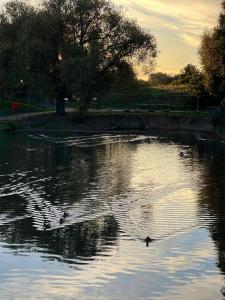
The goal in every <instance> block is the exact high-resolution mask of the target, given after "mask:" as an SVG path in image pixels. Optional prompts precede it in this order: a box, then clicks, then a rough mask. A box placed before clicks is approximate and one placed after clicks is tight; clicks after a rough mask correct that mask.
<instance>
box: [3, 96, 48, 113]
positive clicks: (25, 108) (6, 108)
mask: <svg viewBox="0 0 225 300" xmlns="http://www.w3.org/2000/svg"><path fill="white" fill-rule="evenodd" d="M43 111H47V109H44V108H42V107H39V106H35V105H29V104H25V103H19V110H18V113H19V114H20V113H29V112H43ZM13 114H15V113H14V112H13V111H12V101H6V100H0V117H2V116H8V115H13Z"/></svg>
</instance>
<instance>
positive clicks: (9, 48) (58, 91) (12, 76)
mask: <svg viewBox="0 0 225 300" xmlns="http://www.w3.org/2000/svg"><path fill="white" fill-rule="evenodd" d="M156 55H157V50H156V42H155V39H154V37H153V36H152V35H151V34H149V33H147V32H145V31H143V30H142V29H141V28H140V27H139V26H138V25H137V24H136V22H134V21H132V20H129V19H127V18H125V17H124V16H123V14H122V13H121V12H120V11H119V10H118V9H117V8H115V7H114V6H113V5H112V4H111V3H110V2H108V1H106V0H46V1H44V2H43V5H42V6H41V7H40V8H37V7H34V6H31V5H27V4H25V3H23V2H20V1H11V2H9V3H7V4H6V5H5V7H4V10H3V11H2V14H1V16H0V67H1V72H0V82H2V87H10V89H14V88H18V86H19V85H20V84H21V82H22V83H23V84H24V85H26V87H27V90H33V91H35V90H36V89H37V90H39V94H40V95H41V96H42V95H47V96H48V97H50V98H51V97H54V98H55V100H56V112H57V114H59V115H63V114H64V113H65V108H64V106H65V105H64V98H65V97H68V96H72V95H79V98H80V99H81V100H82V101H81V107H82V108H84V109H85V108H87V106H88V104H89V102H90V99H91V98H92V96H93V95H94V94H95V93H96V92H100V91H103V90H104V87H107V88H108V86H107V83H109V81H110V78H111V74H112V73H113V72H115V70H117V69H118V68H119V66H121V64H122V63H124V62H125V61H128V60H131V59H134V58H136V59H137V60H138V61H139V63H141V62H144V61H145V62H147V64H149V65H151V64H152V62H153V60H154V58H155V57H156ZM5 74H7V76H6V77H5ZM100 87H101V88H100ZM3 90H4V88H3Z"/></svg>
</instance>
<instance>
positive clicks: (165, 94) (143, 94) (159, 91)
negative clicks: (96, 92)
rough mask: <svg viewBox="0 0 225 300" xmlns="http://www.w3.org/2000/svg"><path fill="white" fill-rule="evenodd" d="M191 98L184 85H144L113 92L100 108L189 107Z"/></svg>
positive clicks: (102, 102) (176, 108) (191, 102)
mask: <svg viewBox="0 0 225 300" xmlns="http://www.w3.org/2000/svg"><path fill="white" fill-rule="evenodd" d="M193 102H194V101H193V98H192V96H191V95H190V93H189V91H188V90H187V87H186V86H157V87H152V86H150V85H147V84H146V85H145V86H142V87H139V88H137V89H134V90H129V91H123V92H114V93H112V94H111V95H109V96H108V97H105V99H103V100H102V101H101V103H100V106H102V108H112V109H145V110H149V109H157V108H158V109H166V108H168V105H170V106H171V107H170V109H174V110H179V109H184V108H185V107H186V109H188V107H189V109H190V107H191V106H193Z"/></svg>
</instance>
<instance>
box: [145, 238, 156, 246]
mask: <svg viewBox="0 0 225 300" xmlns="http://www.w3.org/2000/svg"><path fill="white" fill-rule="evenodd" d="M153 241H154V239H152V238H150V236H147V237H146V238H145V243H146V246H147V247H148V246H149V243H151V242H153Z"/></svg>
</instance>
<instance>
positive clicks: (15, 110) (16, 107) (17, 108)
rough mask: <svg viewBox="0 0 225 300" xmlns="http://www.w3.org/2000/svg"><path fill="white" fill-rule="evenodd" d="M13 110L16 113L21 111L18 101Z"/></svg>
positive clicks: (13, 104)
mask: <svg viewBox="0 0 225 300" xmlns="http://www.w3.org/2000/svg"><path fill="white" fill-rule="evenodd" d="M12 110H13V111H14V112H15V113H16V112H18V110H19V103H18V102H17V101H13V103H12Z"/></svg>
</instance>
